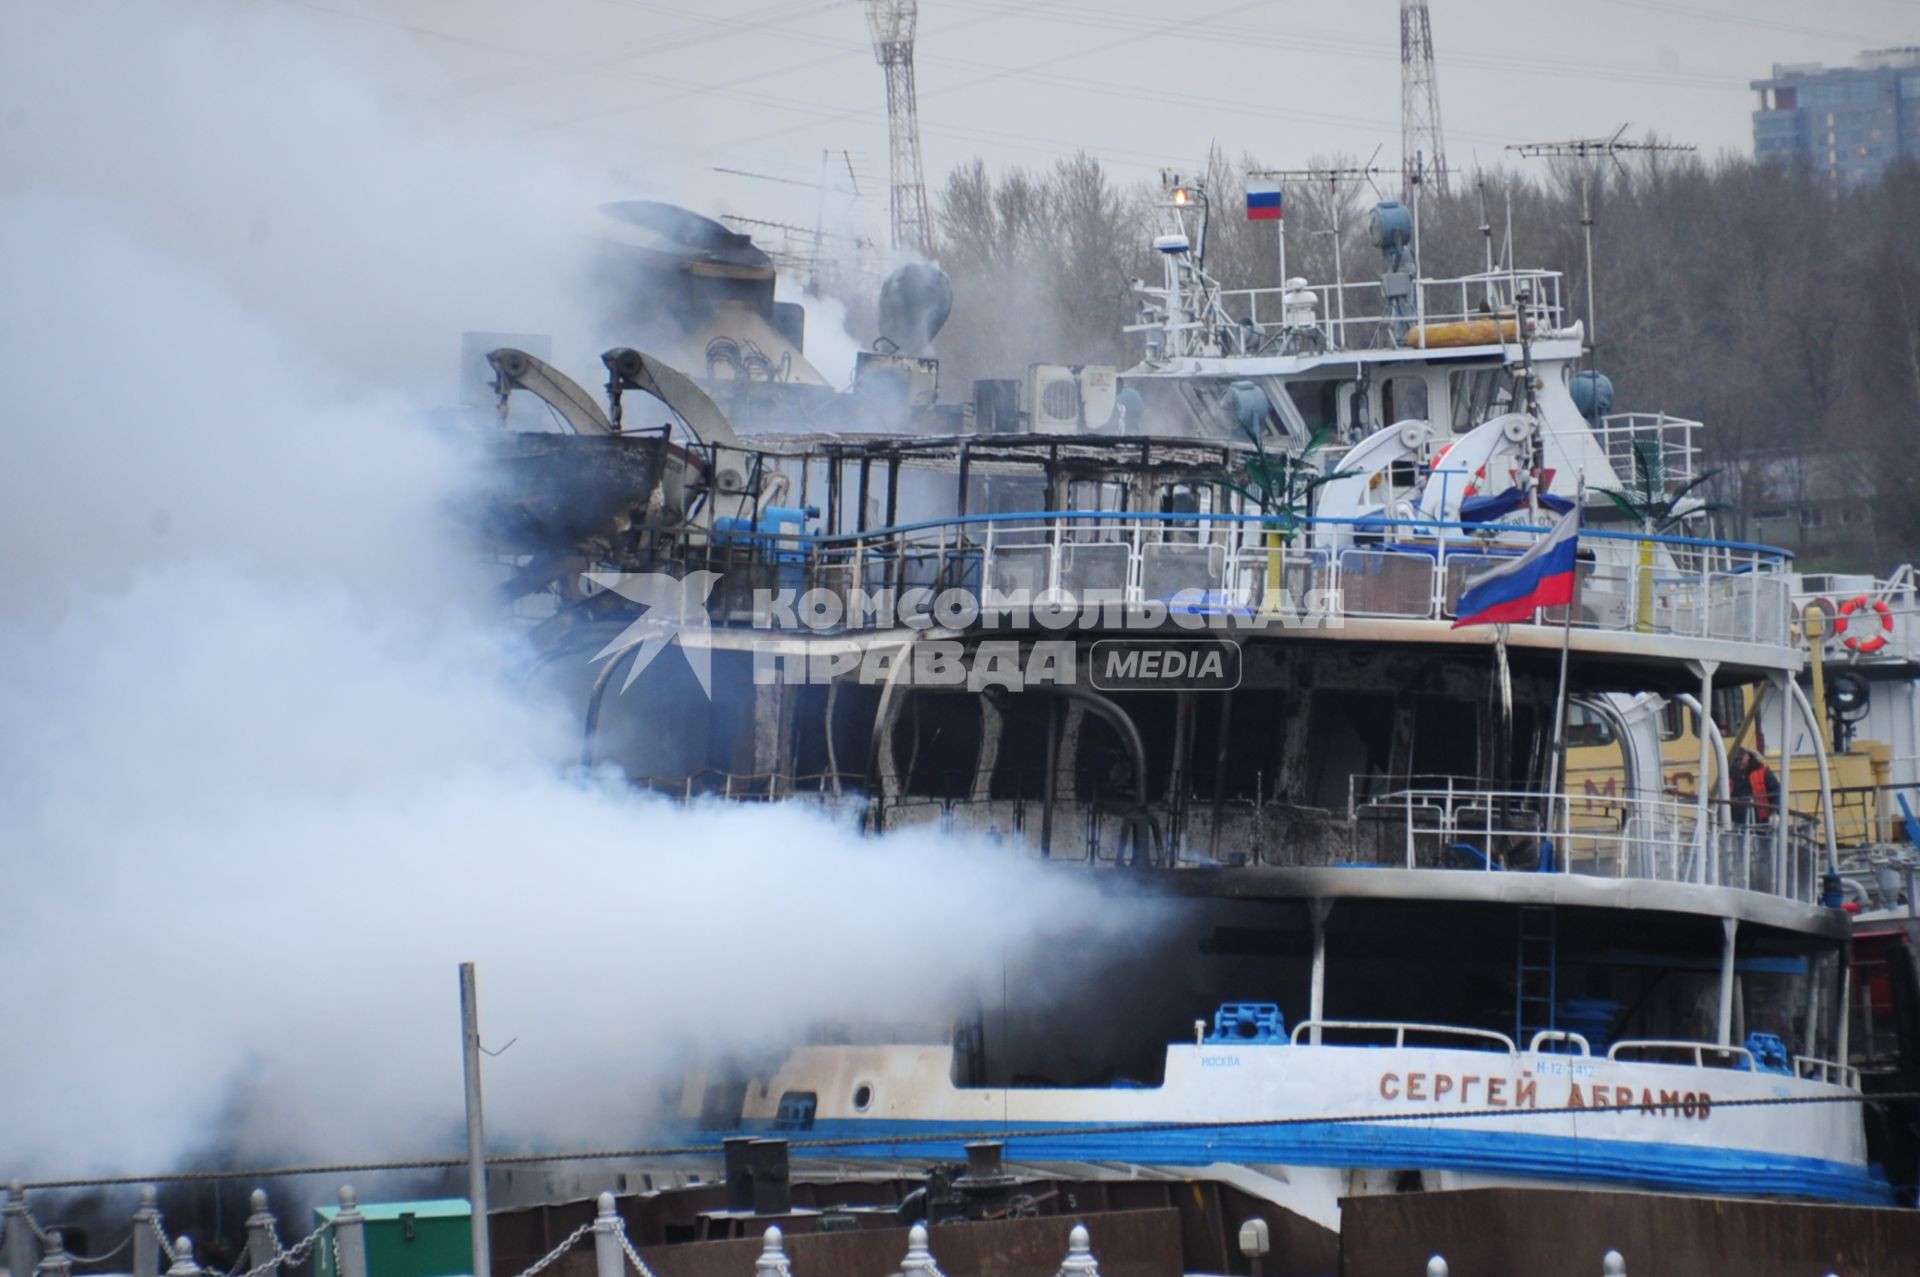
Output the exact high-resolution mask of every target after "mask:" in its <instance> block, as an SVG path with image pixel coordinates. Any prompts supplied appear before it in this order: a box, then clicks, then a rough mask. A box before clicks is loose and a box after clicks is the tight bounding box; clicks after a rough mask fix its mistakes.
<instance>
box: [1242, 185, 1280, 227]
mask: <svg viewBox="0 0 1920 1277" xmlns="http://www.w3.org/2000/svg"><path fill="white" fill-rule="evenodd" d="M1281 216H1282V213H1281V207H1280V183H1278V182H1248V183H1247V220H1248V221H1249V222H1274V221H1279V220H1280V218H1281Z"/></svg>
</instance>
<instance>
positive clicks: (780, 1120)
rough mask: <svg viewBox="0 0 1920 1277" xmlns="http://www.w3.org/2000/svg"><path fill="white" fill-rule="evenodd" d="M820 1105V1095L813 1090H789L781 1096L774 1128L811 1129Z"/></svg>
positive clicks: (775, 1111) (781, 1129) (784, 1129)
mask: <svg viewBox="0 0 1920 1277" xmlns="http://www.w3.org/2000/svg"><path fill="white" fill-rule="evenodd" d="M819 1106H820V1097H819V1096H818V1095H816V1094H814V1093H813V1092H812V1091H788V1092H786V1093H785V1094H783V1095H782V1096H781V1097H780V1107H779V1108H777V1109H775V1110H774V1114H773V1129H774V1130H776V1131H810V1130H812V1129H813V1114H814V1110H815V1109H817V1108H818V1107H819Z"/></svg>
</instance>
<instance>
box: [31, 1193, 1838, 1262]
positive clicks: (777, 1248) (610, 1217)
mask: <svg viewBox="0 0 1920 1277" xmlns="http://www.w3.org/2000/svg"><path fill="white" fill-rule="evenodd" d="M153 1201H154V1198H153V1193H152V1191H151V1190H150V1189H149V1190H147V1191H144V1192H143V1193H142V1194H141V1204H140V1208H139V1210H137V1211H136V1212H135V1213H134V1217H133V1227H132V1229H131V1230H130V1232H129V1233H128V1235H127V1236H126V1237H124V1238H123V1239H122V1240H121V1241H120V1243H119V1244H118V1245H117V1246H114V1247H113V1248H112V1249H110V1250H107V1251H105V1252H103V1253H101V1254H98V1255H83V1254H76V1253H70V1252H68V1251H67V1250H66V1249H65V1248H64V1244H63V1236H62V1230H61V1229H59V1228H48V1227H45V1226H43V1225H42V1224H41V1223H40V1222H39V1221H38V1220H36V1219H35V1218H34V1217H33V1213H32V1211H31V1210H30V1209H29V1208H28V1206H27V1203H26V1199H25V1196H24V1194H23V1193H22V1191H21V1190H20V1188H19V1186H18V1185H17V1184H16V1185H13V1186H11V1191H10V1193H9V1197H8V1200H7V1203H6V1206H5V1208H4V1212H0V1243H4V1246H5V1259H6V1260H7V1266H8V1268H9V1270H10V1277H72V1269H73V1266H74V1265H75V1264H103V1263H106V1262H108V1261H109V1260H112V1259H114V1258H116V1257H117V1256H118V1255H119V1254H120V1253H121V1252H123V1251H125V1250H126V1249H127V1248H128V1247H129V1246H132V1247H133V1249H134V1264H133V1271H132V1277H162V1274H161V1273H160V1271H159V1264H158V1260H159V1258H160V1257H161V1256H165V1258H166V1261H167V1263H168V1264H169V1267H168V1269H167V1271H166V1274H165V1277H209V1273H208V1270H207V1269H205V1268H203V1267H202V1266H201V1265H200V1264H199V1263H198V1262H196V1261H195V1259H194V1252H193V1243H192V1242H191V1241H190V1240H189V1239H188V1238H186V1237H181V1238H179V1239H178V1240H177V1241H175V1240H169V1239H168V1237H167V1233H166V1229H165V1227H164V1226H163V1225H162V1222H161V1218H160V1212H159V1210H158V1208H157V1207H156V1206H155V1205H154V1204H153ZM340 1201H341V1209H340V1211H339V1213H338V1214H337V1215H335V1216H334V1217H333V1218H331V1219H327V1220H325V1221H324V1222H322V1223H321V1224H320V1225H319V1226H318V1227H317V1228H315V1229H314V1230H313V1231H312V1232H310V1233H308V1234H307V1235H306V1236H305V1237H302V1238H301V1239H300V1240H299V1241H298V1242H296V1243H294V1245H292V1246H291V1247H289V1246H286V1245H283V1244H282V1243H281V1240H280V1234H279V1227H278V1223H277V1221H276V1220H275V1219H274V1217H273V1215H272V1214H271V1212H269V1211H267V1210H266V1208H265V1194H264V1193H260V1192H256V1193H255V1195H254V1205H255V1208H256V1209H255V1212H254V1214H253V1216H252V1217H251V1218H249V1220H248V1221H247V1224H248V1231H249V1233H250V1237H249V1240H248V1243H247V1245H246V1246H244V1247H243V1248H242V1250H241V1258H240V1260H239V1261H237V1262H236V1263H235V1265H234V1267H233V1269H232V1270H231V1271H230V1272H229V1273H228V1274H227V1277H269V1274H273V1273H275V1272H277V1271H279V1270H284V1269H293V1268H298V1267H300V1266H301V1265H302V1264H304V1263H306V1262H307V1261H308V1260H309V1259H311V1258H312V1257H313V1254H314V1252H315V1251H316V1250H317V1249H318V1248H319V1246H320V1245H321V1243H322V1242H323V1241H325V1242H327V1243H329V1244H330V1245H331V1247H332V1256H333V1269H334V1273H335V1274H336V1277H369V1273H368V1269H367V1257H366V1236H365V1233H364V1231H363V1230H364V1228H365V1224H366V1220H365V1217H364V1216H362V1215H361V1214H360V1212H359V1209H358V1207H357V1205H356V1204H355V1198H354V1195H353V1190H352V1189H350V1188H343V1189H342V1190H341V1191H340ZM597 1205H598V1210H597V1212H596V1214H595V1216H594V1218H593V1219H590V1220H588V1221H587V1222H586V1223H584V1224H581V1225H580V1226H579V1227H578V1228H576V1229H574V1230H573V1231H572V1232H570V1233H568V1234H567V1235H566V1237H565V1238H563V1239H562V1240H561V1241H560V1243H559V1244H558V1245H556V1246H554V1247H553V1249H551V1250H549V1251H548V1252H547V1253H546V1254H544V1255H542V1256H541V1257H540V1258H539V1259H537V1260H535V1261H534V1262H533V1263H531V1264H529V1265H528V1266H527V1267H526V1268H525V1269H523V1270H522V1271H521V1272H520V1273H518V1274H517V1275H516V1277H540V1275H541V1274H542V1273H544V1272H545V1271H546V1270H547V1269H549V1268H551V1267H553V1266H554V1265H555V1264H557V1263H558V1262H559V1261H560V1260H561V1259H562V1258H563V1257H564V1256H565V1255H567V1254H568V1253H569V1252H570V1251H572V1250H574V1249H575V1248H576V1247H578V1246H579V1245H580V1243H581V1242H582V1241H584V1240H585V1239H586V1238H587V1237H589V1236H592V1237H594V1251H595V1274H594V1277H626V1273H627V1269H628V1268H631V1269H632V1271H633V1273H634V1274H636V1275H637V1277H656V1274H655V1272H654V1270H653V1269H652V1267H650V1266H649V1265H648V1264H647V1261H646V1260H644V1259H642V1258H641V1257H640V1252H639V1250H638V1249H637V1248H636V1247H635V1246H634V1244H633V1238H632V1237H631V1236H630V1235H629V1234H628V1232H627V1225H626V1221H625V1219H623V1218H622V1217H621V1216H620V1214H619V1212H618V1210H617V1209H616V1199H615V1197H614V1195H613V1194H612V1193H602V1194H600V1197H599V1200H598V1203H597ZM23 1229H24V1232H23V1231H22V1230H23ZM143 1234H144V1235H145V1236H146V1238H147V1242H148V1244H144V1245H143V1244H141V1243H142V1237H143ZM260 1238H264V1239H265V1241H266V1243H267V1245H266V1246H263V1247H262V1249H270V1250H271V1254H269V1255H268V1257H267V1258H265V1259H263V1260H261V1261H259V1262H258V1263H254V1264H252V1265H251V1266H248V1264H247V1261H248V1259H249V1258H250V1257H251V1254H252V1251H253V1243H254V1241H255V1240H257V1239H260ZM41 1247H45V1248H46V1249H45V1253H44V1254H40V1253H37V1252H39V1250H40V1248H41ZM1262 1253H1264V1252H1262ZM793 1272H794V1270H793V1264H792V1261H791V1260H790V1259H789V1258H788V1257H787V1253H786V1249H785V1246H784V1239H783V1236H782V1234H781V1231H780V1229H779V1228H778V1227H769V1228H768V1229H767V1230H766V1233H765V1235H764V1244H763V1248H762V1251H761V1253H760V1256H759V1258H758V1260H757V1261H756V1262H755V1264H754V1271H753V1273H752V1274H746V1273H742V1274H741V1277H793ZM1426 1272H1427V1277H1447V1272H1448V1269H1447V1261H1446V1259H1445V1257H1444V1256H1441V1255H1434V1256H1433V1257H1432V1258H1431V1259H1430V1260H1429V1261H1428V1262H1427V1268H1426ZM1600 1272H1601V1277H1626V1272H1627V1266H1626V1260H1625V1259H1624V1258H1623V1257H1622V1256H1621V1254H1620V1252H1619V1251H1617V1250H1612V1251H1608V1252H1607V1254H1606V1255H1605V1256H1604V1258H1603V1259H1602V1262H1601V1265H1600ZM372 1277H378V1274H373V1275H372ZM875 1277H881V1275H878V1274H876V1275H875ZM893 1277H942V1274H941V1270H940V1268H939V1267H938V1264H937V1261H936V1260H935V1258H934V1255H933V1252H932V1249H931V1246H930V1244H929V1232H928V1229H927V1228H926V1226H925V1224H924V1223H921V1224H915V1225H914V1226H913V1227H912V1228H911V1229H910V1230H909V1231H908V1240H907V1251H906V1254H905V1255H904V1256H902V1258H901V1261H900V1264H899V1266H898V1269H897V1272H896V1274H894V1275H893ZM1056 1277H1100V1274H1099V1267H1098V1261H1097V1260H1096V1258H1095V1256H1094V1253H1093V1250H1092V1247H1091V1245H1090V1239H1089V1237H1088V1233H1087V1229H1086V1228H1085V1226H1083V1225H1080V1224H1075V1225H1074V1226H1073V1228H1072V1230H1071V1232H1070V1234H1069V1240H1068V1248H1067V1253H1066V1256H1065V1258H1064V1259H1063V1260H1062V1261H1061V1264H1060V1268H1059V1271H1058V1273H1057V1274H1056ZM1410 1277H1412V1275H1411V1274H1410ZM1829 1277H1832V1275H1831V1274H1829Z"/></svg>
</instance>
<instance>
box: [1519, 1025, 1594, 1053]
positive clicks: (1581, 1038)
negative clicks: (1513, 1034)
mask: <svg viewBox="0 0 1920 1277" xmlns="http://www.w3.org/2000/svg"><path fill="white" fill-rule="evenodd" d="M1543 1042H1562V1043H1570V1044H1572V1045H1574V1046H1577V1047H1579V1048H1580V1050H1579V1052H1578V1054H1580V1055H1592V1054H1593V1048H1592V1047H1591V1046H1589V1045H1588V1043H1587V1038H1586V1035H1585V1034H1583V1033H1575V1032H1574V1031H1573V1030H1572V1029H1541V1030H1540V1031H1539V1032H1537V1033H1535V1034H1534V1035H1533V1037H1532V1038H1530V1039H1529V1040H1528V1041H1527V1054H1528V1055H1538V1054H1540V1044H1541V1043H1543Z"/></svg>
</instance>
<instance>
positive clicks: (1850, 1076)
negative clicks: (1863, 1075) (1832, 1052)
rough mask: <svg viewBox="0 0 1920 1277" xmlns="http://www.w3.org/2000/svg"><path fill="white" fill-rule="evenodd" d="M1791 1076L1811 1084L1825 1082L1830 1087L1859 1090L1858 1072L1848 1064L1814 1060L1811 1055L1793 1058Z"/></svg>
mask: <svg viewBox="0 0 1920 1277" xmlns="http://www.w3.org/2000/svg"><path fill="white" fill-rule="evenodd" d="M1793 1075H1794V1076H1795V1077H1803V1078H1806V1079H1807V1080H1808V1081H1812V1082H1825V1083H1828V1084H1829V1085H1831V1086H1844V1087H1846V1088H1847V1089H1848V1090H1850V1091H1857V1090H1859V1089H1860V1070H1859V1069H1856V1068H1854V1067H1853V1066H1852V1065H1849V1064H1840V1063H1837V1062H1836V1061H1833V1060H1821V1059H1816V1058H1815V1057H1813V1056H1811V1055H1796V1056H1794V1057H1793Z"/></svg>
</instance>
